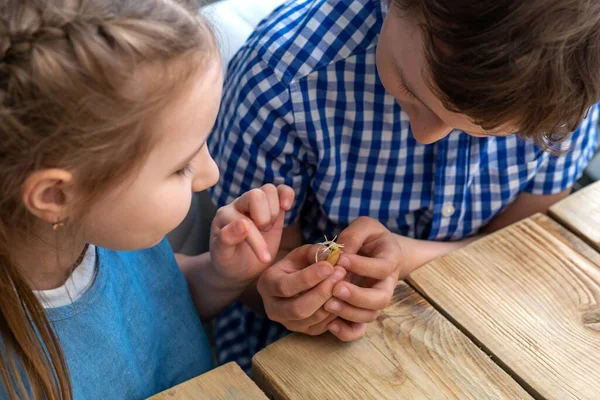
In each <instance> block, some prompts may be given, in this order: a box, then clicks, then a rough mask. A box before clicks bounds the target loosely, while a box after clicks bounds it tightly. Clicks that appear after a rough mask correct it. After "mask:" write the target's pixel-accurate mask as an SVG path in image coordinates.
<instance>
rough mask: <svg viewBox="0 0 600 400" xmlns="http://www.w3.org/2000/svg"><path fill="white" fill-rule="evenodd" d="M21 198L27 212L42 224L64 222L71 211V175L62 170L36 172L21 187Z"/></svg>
mask: <svg viewBox="0 0 600 400" xmlns="http://www.w3.org/2000/svg"><path fill="white" fill-rule="evenodd" d="M21 198H22V200H23V203H24V204H25V207H27V209H28V210H29V212H30V213H32V214H33V215H35V216H36V217H38V218H40V219H41V220H43V221H44V222H47V223H49V224H56V223H59V222H61V221H64V220H65V219H67V218H68V217H69V215H70V214H71V213H72V211H73V210H72V208H73V198H74V187H73V174H71V173H70V172H69V171H66V170H63V169H44V170H40V171H36V172H34V173H32V174H31V175H29V177H28V178H27V179H26V180H25V183H24V184H23V186H22V187H21Z"/></svg>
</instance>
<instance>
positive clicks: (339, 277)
mask: <svg viewBox="0 0 600 400" xmlns="http://www.w3.org/2000/svg"><path fill="white" fill-rule="evenodd" d="M344 275H346V273H345V271H335V273H334V274H333V275H332V276H331V281H332V282H333V283H338V282H339V281H341V280H342V279H344Z"/></svg>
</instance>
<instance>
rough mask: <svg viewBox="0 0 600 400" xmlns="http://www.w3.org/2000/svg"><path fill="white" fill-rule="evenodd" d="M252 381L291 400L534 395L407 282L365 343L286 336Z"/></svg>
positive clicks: (265, 355) (256, 364)
mask: <svg viewBox="0 0 600 400" xmlns="http://www.w3.org/2000/svg"><path fill="white" fill-rule="evenodd" d="M253 377H254V379H255V380H256V382H257V384H258V385H259V386H260V387H261V388H262V389H263V390H264V391H265V392H266V393H268V394H269V395H271V396H272V397H273V398H275V399H286V400H287V399H289V400H311V399H314V400H317V399H318V400H328V399H336V400H339V399H344V400H346V399H357V400H368V399H382V400H384V399H385V400H393V399H411V400H418V399H458V398H460V399H511V400H514V399H530V398H531V397H530V396H529V395H528V394H527V392H526V391H525V390H524V389H522V388H521V387H520V386H519V385H518V384H517V383H516V382H515V381H513V380H512V379H511V378H510V377H509V376H508V375H507V374H506V373H505V372H504V371H503V370H502V369H501V368H499V367H498V366H497V365H496V364H494V362H493V361H492V360H491V359H490V358H489V357H488V356H487V355H486V354H485V353H483V352H482V351H481V350H480V349H479V348H478V347H477V346H476V345H475V344H473V343H472V342H471V341H470V340H469V339H468V338H467V337H466V336H464V335H463V334H462V333H461V332H460V331H459V330H458V329H457V328H456V327H454V326H453V325H452V324H451V323H450V322H449V321H448V320H446V319H445V318H444V317H443V316H442V315H441V314H440V313H438V312H437V311H436V310H435V309H434V308H433V307H432V306H431V305H430V304H428V303H427V302H426V301H425V300H424V299H423V298H422V297H421V296H419V295H418V294H417V293H415V291H414V290H412V289H411V288H410V287H409V286H408V285H406V284H405V283H404V282H401V283H400V284H399V285H398V287H397V288H396V292H395V295H394V299H393V303H392V305H391V306H390V307H388V308H387V309H386V310H385V311H384V312H383V313H382V314H381V315H380V317H379V318H378V320H377V322H376V323H373V324H371V325H370V327H369V330H368V332H367V336H366V337H365V338H363V339H361V340H359V341H356V342H353V343H342V342H340V341H338V340H337V339H335V338H334V337H333V336H331V335H329V334H326V335H323V336H321V337H309V336H304V335H298V334H294V335H291V336H288V337H286V338H284V339H282V340H280V341H279V342H277V343H275V344H273V345H271V346H269V347H268V348H266V349H265V350H263V351H261V352H260V353H258V354H257V355H256V356H255V357H254V360H253Z"/></svg>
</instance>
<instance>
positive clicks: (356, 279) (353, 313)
mask: <svg viewBox="0 0 600 400" xmlns="http://www.w3.org/2000/svg"><path fill="white" fill-rule="evenodd" d="M338 242H339V243H342V244H343V245H344V249H343V253H342V255H341V256H340V259H339V261H338V264H339V265H340V266H342V267H344V268H345V269H346V271H348V272H349V273H351V274H352V278H351V279H350V281H344V282H340V283H338V284H336V285H335V287H334V288H333V296H334V298H332V299H331V300H329V301H328V302H327V303H326V304H325V306H324V308H325V310H327V311H329V312H331V313H332V314H335V315H337V316H339V317H340V318H342V319H343V320H341V319H338V320H335V321H333V322H332V323H331V324H330V325H329V330H330V331H331V333H333V334H334V335H335V336H337V337H338V338H339V339H341V340H344V341H351V340H356V339H359V338H360V337H362V336H364V335H365V333H366V323H369V322H373V321H375V319H376V318H377V316H378V315H379V313H380V311H381V310H382V309H384V308H385V307H387V306H388V305H389V304H390V301H391V299H392V295H393V293H394V289H395V288H396V285H397V283H398V277H399V276H400V274H401V267H400V262H401V260H402V249H401V248H400V245H399V244H398V239H397V236H396V235H394V234H393V233H391V232H390V231H389V230H388V229H387V228H386V227H385V226H383V225H382V224H381V223H380V222H378V221H376V220H374V219H372V218H368V217H360V218H358V219H356V220H355V221H353V222H352V223H351V224H350V226H348V228H346V229H345V230H344V231H342V233H341V234H340V236H339V238H338Z"/></svg>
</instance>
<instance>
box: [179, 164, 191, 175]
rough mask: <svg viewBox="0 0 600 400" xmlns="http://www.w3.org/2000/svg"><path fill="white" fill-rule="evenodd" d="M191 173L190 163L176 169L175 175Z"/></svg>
mask: <svg viewBox="0 0 600 400" xmlns="http://www.w3.org/2000/svg"><path fill="white" fill-rule="evenodd" d="M191 173H192V164H188V165H186V166H185V167H183V168H182V169H180V170H179V171H177V175H181V176H188V175H190V174H191Z"/></svg>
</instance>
